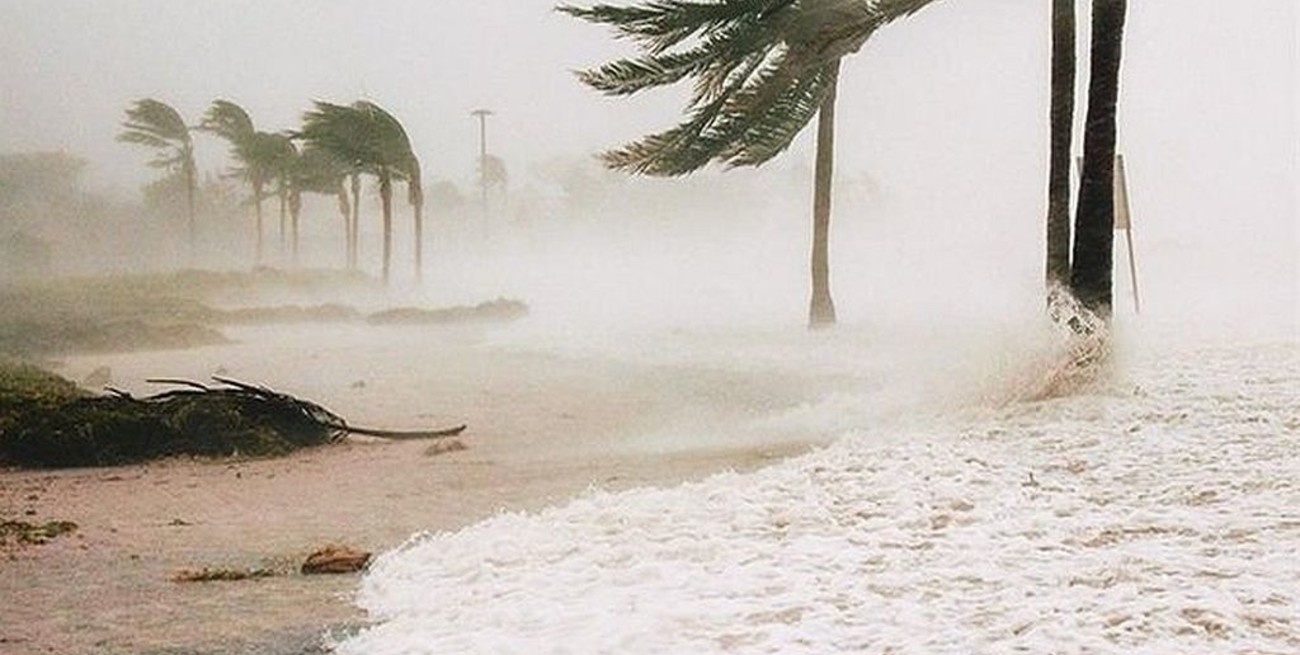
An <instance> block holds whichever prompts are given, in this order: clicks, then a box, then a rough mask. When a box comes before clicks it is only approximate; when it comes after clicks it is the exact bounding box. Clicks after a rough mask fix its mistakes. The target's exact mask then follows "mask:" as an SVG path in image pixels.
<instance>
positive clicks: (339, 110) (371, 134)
mask: <svg viewBox="0 0 1300 655" xmlns="http://www.w3.org/2000/svg"><path fill="white" fill-rule="evenodd" d="M126 113H127V122H126V123H124V130H123V132H122V133H121V134H120V135H119V137H118V138H119V140H121V141H124V142H128V143H135V144H139V145H144V146H148V147H150V148H153V149H154V150H156V151H157V152H158V155H157V156H156V157H155V159H154V160H153V161H152V162H151V165H153V166H155V167H159V168H164V169H167V170H168V171H169V174H172V175H180V176H182V177H183V179H184V181H185V188H186V191H187V197H188V199H189V202H188V212H189V225H190V238H191V247H193V240H194V234H195V221H196V219H195V208H194V196H195V193H196V173H195V171H196V167H195V164H194V145H193V139H192V137H191V128H190V126H189V125H188V124H186V122H185V121H184V119H182V118H181V115H180V113H179V112H177V111H176V110H175V109H174V108H173V107H171V106H170V105H168V104H166V103H164V102H161V101H159V100H155V99H152V98H145V99H142V100H138V101H136V102H135V103H134V104H132V106H131V107H129V108H128V109H127V112H126ZM193 129H194V130H197V131H201V132H206V133H209V134H213V135H215V136H217V137H219V138H221V139H223V140H225V141H226V142H227V143H228V144H229V146H230V156H231V159H232V160H233V161H234V162H235V165H234V166H233V167H231V169H230V171H229V174H230V176H231V177H233V178H237V179H239V180H241V181H242V182H244V183H246V184H247V185H248V186H249V188H250V191H251V197H250V204H251V205H252V206H253V211H254V216H255V219H256V228H255V229H256V232H257V237H256V243H257V263H258V264H261V263H263V262H264V261H265V245H264V214H263V210H262V203H263V201H264V200H266V199H267V198H270V197H275V198H276V199H277V200H278V201H279V217H280V230H279V235H280V247H281V251H282V252H283V251H284V250H285V249H286V248H287V247H291V248H292V253H293V261H294V262H295V264H296V263H297V260H298V253H299V218H300V214H301V209H302V195H303V194H304V193H315V194H324V195H329V196H333V197H335V198H336V199H337V202H338V207H339V212H340V214H342V216H343V219H344V221H343V223H344V227H345V234H346V238H345V243H346V259H347V265H348V267H349V268H353V269H355V268H356V267H357V266H358V259H359V257H358V253H359V247H358V243H359V233H360V230H359V224H360V206H361V202H360V200H361V198H360V196H361V179H362V176H366V175H369V176H373V177H374V178H375V179H376V180H377V183H378V187H379V195H380V202H381V206H382V211H383V264H382V270H383V278H384V281H385V282H387V281H388V280H389V277H390V273H391V268H392V242H393V202H392V200H393V183H394V182H403V183H405V184H406V187H407V200H408V201H409V203H410V204H411V206H412V208H413V210H414V218H415V235H414V238H415V271H416V276H417V278H418V277H419V276H420V273H421V270H422V269H423V248H422V245H421V244H422V242H423V237H424V235H423V232H424V193H423V190H422V186H421V180H420V162H419V159H418V158H417V157H416V155H415V152H414V150H413V149H412V147H411V142H410V139H409V138H408V137H407V134H406V130H405V129H404V128H403V127H402V124H401V122H399V121H398V120H397V119H396V118H395V117H393V115H392V114H390V113H388V112H387V111H385V110H384V109H383V108H381V107H379V106H378V105H376V104H374V103H372V102H369V101H364V100H362V101H357V102H355V103H352V104H351V105H337V104H332V103H328V102H319V101H318V102H315V103H313V108H312V109H311V110H308V111H307V112H305V113H304V114H303V118H302V126H301V128H299V129H298V130H294V131H289V132H264V131H260V130H258V129H257V128H256V126H255V125H254V123H253V120H252V118H251V117H250V116H249V114H248V112H247V111H245V110H244V109H243V108H242V107H240V106H239V105H237V104H235V103H233V102H230V101H229V100H216V101H214V102H213V103H212V105H211V106H210V107H209V108H208V110H207V111H206V112H205V113H204V115H203V118H202V120H201V121H200V122H199V124H198V125H197V126H195V127H194V128H193ZM349 193H350V195H351V199H350V200H349Z"/></svg>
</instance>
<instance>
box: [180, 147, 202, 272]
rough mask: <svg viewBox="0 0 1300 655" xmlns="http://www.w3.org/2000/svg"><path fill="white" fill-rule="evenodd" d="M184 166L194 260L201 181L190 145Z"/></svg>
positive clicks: (191, 250) (186, 203) (191, 254)
mask: <svg viewBox="0 0 1300 655" xmlns="http://www.w3.org/2000/svg"><path fill="white" fill-rule="evenodd" d="M182 166H184V168H185V207H186V211H187V213H188V214H189V231H190V259H191V260H193V259H194V257H195V255H197V254H198V250H197V248H198V240H199V236H198V235H199V228H198V219H197V216H196V214H197V212H196V211H195V195H197V192H198V185H199V181H198V171H197V170H196V169H195V165H194V151H193V150H192V149H191V148H190V147H189V146H186V148H185V163H184V164H182ZM191 264H193V262H192V261H191Z"/></svg>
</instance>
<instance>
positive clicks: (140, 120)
mask: <svg viewBox="0 0 1300 655" xmlns="http://www.w3.org/2000/svg"><path fill="white" fill-rule="evenodd" d="M126 119H127V120H126V122H125V123H123V124H122V127H123V128H125V130H124V131H123V132H122V135H121V136H119V137H118V138H119V139H121V140H123V141H126V140H128V139H130V138H133V137H132V136H130V135H133V134H138V135H145V136H149V137H154V138H158V139H162V140H164V141H167V142H189V140H190V128H189V126H187V125H186V124H185V119H183V118H181V115H180V112H178V111H176V109H175V108H173V107H172V106H171V105H169V104H167V103H165V102H162V101H159V100H154V99H153V98H144V99H142V100H137V101H136V102H135V104H133V105H131V107H129V108H128V109H127V110H126Z"/></svg>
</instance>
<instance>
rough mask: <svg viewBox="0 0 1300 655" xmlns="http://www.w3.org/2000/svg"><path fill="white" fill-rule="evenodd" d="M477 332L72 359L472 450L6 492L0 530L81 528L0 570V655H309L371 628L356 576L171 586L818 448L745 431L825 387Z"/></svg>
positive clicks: (427, 450) (27, 484) (353, 446)
mask: <svg viewBox="0 0 1300 655" xmlns="http://www.w3.org/2000/svg"><path fill="white" fill-rule="evenodd" d="M492 329H493V328H490V327H441V328H409V327H402V328H379V329H377V328H369V327H362V326H333V327H301V326H299V327H261V328H243V329H239V330H232V331H230V332H229V334H230V335H231V336H232V337H234V338H235V339H236V340H237V342H236V343H233V344H230V345H224V346H214V347H208V348H201V349H196V350H190V351H171V352H152V353H134V354H124V355H112V356H86V357H77V358H71V359H68V360H67V361H66V363H65V365H64V367H63V368H62V369H61V370H60V372H61V373H62V374H64V375H65V376H67V377H69V378H72V379H80V378H81V377H82V376H84V375H85V374H87V373H88V372H90V371H92V370H94V369H95V368H97V367H99V366H109V367H110V368H111V370H112V374H113V385H114V386H116V387H119V388H123V389H126V390H129V391H132V392H135V393H149V392H152V391H156V390H157V387H154V386H151V385H149V384H147V383H145V380H146V379H147V378H150V377H181V378H190V379H195V380H205V379H207V378H208V377H209V376H210V375H212V374H213V373H219V374H224V375H228V376H230V377H234V378H236V379H240V380H244V381H248V382H255V383H260V384H266V385H268V386H271V387H273V388H276V389H278V390H281V391H284V392H287V393H292V394H294V395H297V396H299V397H302V398H306V399H310V400H313V401H316V402H319V403H320V404H322V405H325V406H326V407H328V408H329V409H331V410H333V411H335V412H337V413H339V414H340V415H342V416H344V417H346V418H347V419H348V420H349V421H351V422H353V423H354V424H358V425H367V426H374V427H385V428H395V429H402V428H415V427H429V426H446V425H453V424H459V423H468V424H469V426H470V427H469V429H468V430H467V431H466V433H465V434H464V436H463V437H461V439H460V440H461V441H462V443H464V445H465V446H467V448H466V449H464V450H460V451H454V452H441V453H438V452H434V450H432V449H431V445H432V443H431V442H423V441H415V442H384V441H375V440H366V439H357V438H354V439H350V440H348V441H347V442H345V443H343V444H340V445H336V446H329V447H322V448H317V449H312V450H308V451H304V452H299V453H297V454H294V455H292V456H289V457H286V458H282V459H275V460H256V461H248V460H243V461H241V460H230V461H217V462H213V461H188V460H176V461H166V462H160V463H153V464H148V465H140V466H128V467H118V468H105V469H82V470H71V471H59V472H40V471H6V472H0V516H4V517H6V518H10V517H12V518H19V519H22V520H26V521H31V522H43V521H51V520H69V521H74V522H76V523H77V524H78V525H79V526H80V528H79V530H77V531H76V532H75V533H74V534H72V535H70V536H65V537H60V538H58V539H56V540H54V541H53V542H51V543H49V544H46V545H42V546H33V547H25V548H21V549H9V550H8V551H7V552H6V553H5V554H4V556H3V558H0V598H4V599H5V601H4V606H3V609H2V611H0V652H4V653H13V654H14V655H24V654H27V653H90V652H95V653H218V652H222V653H226V652H230V653H287V652H304V650H306V651H312V652H314V650H315V647H314V644H316V643H317V642H318V641H319V638H320V636H321V635H322V634H323V633H324V632H325V631H326V629H327V628H328V627H330V626H348V625H357V624H360V623H362V622H364V620H365V617H364V616H362V615H361V614H360V613H359V612H358V611H357V610H356V609H355V608H354V607H353V606H352V604H351V602H350V595H351V593H352V592H353V590H354V588H355V586H356V583H357V577H356V576H355V575H343V576H325V577H306V576H300V575H285V576H279V577H272V578H266V579H260V580H252V581H238V582H213V583H185V584H182V583H175V582H171V581H170V580H169V578H170V576H171V575H172V574H173V573H175V572H176V571H178V570H180V569H186V568H189V569H195V568H202V567H205V566H206V567H235V568H249V567H269V568H273V569H280V570H292V569H294V568H296V565H297V563H298V562H300V561H301V560H302V559H303V558H304V557H305V556H306V555H307V554H308V553H310V552H311V551H312V550H314V549H316V548H318V547H320V546H323V545H325V544H330V543H339V544H347V545H350V546H354V547H359V548H362V549H366V550H371V551H375V552H379V551H382V550H385V549H388V548H392V547H395V546H397V545H399V544H400V543H402V542H403V541H404V540H405V539H406V538H408V537H409V536H411V535H412V534H413V533H416V532H418V531H422V530H434V531H443V530H455V529H457V528H460V527H463V526H465V525H467V524H470V523H473V522H476V521H478V520H481V519H483V518H485V517H488V516H491V515H493V514H494V513H497V512H502V511H529V510H536V509H539V508H542V507H545V506H547V505H551V504H555V503H559V502H562V501H564V500H565V499H567V498H571V497H573V496H574V495H577V494H580V493H582V492H584V491H585V490H588V489H590V488H601V489H621V488H628V487H636V486H646V485H672V484H676V483H680V482H683V481H687V480H692V479H699V478H702V477H706V476H708V475H709V474H711V473H715V472H718V471H721V470H727V469H734V470H748V469H753V468H757V467H761V466H763V465H765V464H768V463H770V462H772V461H775V460H778V459H780V458H783V457H785V456H789V455H792V454H795V453H798V452H802V451H804V450H806V449H807V448H808V447H810V446H811V445H812V444H813V442H814V437H813V436H812V435H802V434H780V433H776V432H771V431H759V430H753V429H750V427H747V426H748V425H750V424H752V423H753V422H754V420H755V419H758V418H761V417H763V416H766V415H770V414H771V413H773V412H777V411H780V410H782V409H784V408H788V407H792V406H795V405H797V404H799V403H802V402H807V401H811V400H814V399H816V398H817V397H818V396H819V394H821V393H823V392H824V390H825V388H826V385H827V384H829V383H830V382H831V381H829V380H826V379H815V378H809V379H789V378H781V377H774V376H769V375H762V376H757V375H754V374H752V373H743V372H736V371H726V370H711V369H705V368H692V367H689V366H682V365H656V364H647V363H627V362H618V361H613V360H611V359H607V358H596V357H561V356H557V355H553V354H546V353H543V352H539V351H528V350H523V349H518V348H502V347H498V346H494V345H492V340H491V339H490V338H489V337H490V335H491V331H492Z"/></svg>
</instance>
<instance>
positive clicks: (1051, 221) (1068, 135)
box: [1046, 0, 1076, 289]
mask: <svg viewBox="0 0 1300 655" xmlns="http://www.w3.org/2000/svg"><path fill="white" fill-rule="evenodd" d="M1075 22H1076V21H1075V17H1074V0H1052V81H1051V86H1052V100H1051V116H1050V120H1051V147H1050V150H1051V152H1050V156H1049V164H1048V174H1047V178H1048V181H1047V266H1046V276H1047V284H1048V287H1049V289H1050V288H1054V287H1064V286H1067V285H1069V283H1070V146H1071V143H1072V141H1073V139H1074V78H1075V68H1076V67H1075V52H1074V49H1075V40H1074V39H1075V37H1074V34H1075Z"/></svg>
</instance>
